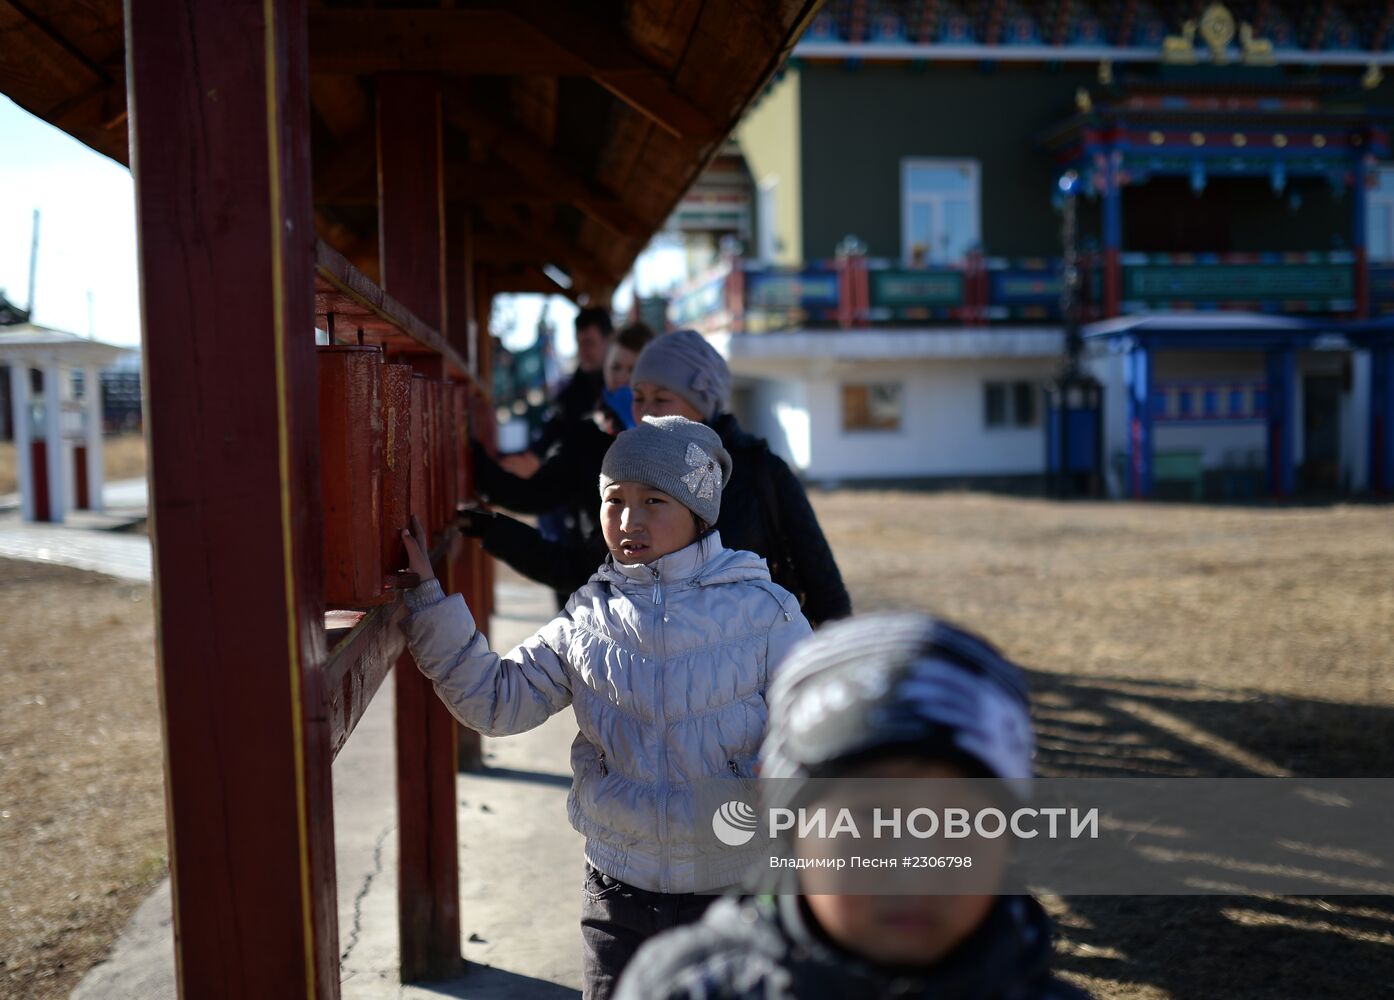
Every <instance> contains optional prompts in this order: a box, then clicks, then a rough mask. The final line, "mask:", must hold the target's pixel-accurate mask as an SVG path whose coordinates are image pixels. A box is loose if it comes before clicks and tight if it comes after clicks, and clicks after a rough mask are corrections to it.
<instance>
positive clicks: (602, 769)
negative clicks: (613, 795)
mask: <svg viewBox="0 0 1394 1000" xmlns="http://www.w3.org/2000/svg"><path fill="white" fill-rule="evenodd" d="M609 773H610V766H609V765H608V764H606V763H605V751H604V750H602V751H600V776H601V777H602V778H603V777H605V776H606V775H607V774H609Z"/></svg>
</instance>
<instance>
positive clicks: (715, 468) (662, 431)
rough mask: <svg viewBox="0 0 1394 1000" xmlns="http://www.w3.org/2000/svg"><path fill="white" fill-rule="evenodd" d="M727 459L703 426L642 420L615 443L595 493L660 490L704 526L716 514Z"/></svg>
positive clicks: (672, 419)
mask: <svg viewBox="0 0 1394 1000" xmlns="http://www.w3.org/2000/svg"><path fill="white" fill-rule="evenodd" d="M730 478H731V456H730V455H729V454H727V452H726V449H725V448H723V447H722V446H721V438H719V437H718V436H717V434H716V431H714V430H712V429H711V428H710V427H708V426H707V425H706V424H699V423H695V422H694V421H691V420H688V419H687V418H686V417H645V418H644V420H643V422H642V423H640V424H639V425H638V426H637V427H631V428H630V429H629V430H627V431H624V432H623V433H622V434H620V435H619V437H617V438H615V443H614V444H612V445H610V450H609V451H607V452H606V453H605V460H604V462H602V463H601V465H600V492H601V494H602V495H603V494H604V493H605V488H606V487H607V486H609V485H610V484H611V483H642V484H644V485H645V486H652V487H653V488H654V489H656V490H662V491H663V492H664V493H667V494H668V495H669V496H670V497H672V498H673V499H674V500H676V501H678V503H680V504H682V505H683V506H684V507H686V508H688V509H689V510H690V511H692V513H694V514H696V515H697V516H698V517H700V518H701V519H702V520H703V521H704V522H706V523H707V524H709V525H712V524H716V518H717V515H718V514H720V513H721V489H722V487H723V486H725V485H726V483H727V482H728V481H729V480H730Z"/></svg>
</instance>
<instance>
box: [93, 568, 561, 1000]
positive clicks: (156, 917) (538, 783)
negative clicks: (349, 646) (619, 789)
mask: <svg viewBox="0 0 1394 1000" xmlns="http://www.w3.org/2000/svg"><path fill="white" fill-rule="evenodd" d="M497 597H498V600H497V604H498V607H499V608H500V609H502V611H503V613H502V614H498V615H496V616H495V618H494V622H493V628H492V635H491V638H492V640H493V641H494V643H495V645H496V647H498V646H502V647H504V648H507V647H509V646H512V645H514V644H515V643H517V642H518V641H519V640H521V639H522V638H524V637H526V636H527V635H529V634H530V633H531V632H532V631H534V630H535V629H536V628H537V627H538V626H539V625H540V624H541V623H542V622H544V621H545V620H546V619H547V618H549V617H551V614H552V612H553V608H554V605H553V604H552V596H551V593H550V592H549V591H547V590H544V589H543V588H541V587H538V586H534V585H532V584H509V583H502V584H500V585H499V587H498V595H497ZM392 729H393V714H392V684H391V680H390V679H389V680H388V682H387V683H385V684H384V685H383V687H382V688H381V689H380V690H379V691H378V694H377V697H376V698H374V699H373V702H372V705H371V706H370V707H369V709H368V712H367V714H366V715H364V717H363V719H362V721H361V722H360V723H359V725H358V728H357V729H356V730H355V731H354V733H353V736H352V737H350V739H349V742H348V744H347V746H345V748H344V750H343V752H342V753H341V754H340V755H339V758H338V759H337V760H336V761H335V762H334V821H335V847H336V851H335V855H336V860H337V865H338V893H339V943H340V951H341V956H342V962H341V966H342V976H343V996H344V997H345V1000H379V998H388V997H393V998H397V997H405V998H423V1000H424V998H427V997H434V996H449V997H467V998H475V1000H495V998H499V1000H501V998H523V1000H527V998H538V1000H551V998H554V997H555V998H561V997H567V998H573V997H576V996H578V995H579V994H578V990H579V987H580V973H581V943H580V926H579V922H580V900H581V892H580V890H581V881H582V865H583V862H582V858H581V838H580V837H579V835H577V834H576V833H575V832H574V831H573V830H572V829H571V827H570V825H569V824H568V823H567V821H566V792H567V788H568V786H569V785H570V780H571V779H570V768H569V766H568V752H569V749H570V746H571V740H572V738H573V737H574V736H575V733H576V723H575V719H574V718H573V717H572V714H571V712H570V711H569V710H568V711H566V712H563V713H561V714H560V715H557V716H554V717H553V718H552V719H551V720H549V721H548V722H547V723H546V724H545V725H543V726H541V727H539V728H538V729H535V730H533V731H532V732H530V733H525V734H523V735H521V736H514V737H510V738H508V739H502V740H486V741H485V760H486V763H487V764H488V770H487V771H486V772H485V773H484V774H479V775H461V776H460V778H459V781H458V784H457V794H458V797H459V831H460V904H461V929H462V936H463V937H464V939H465V940H464V943H463V954H464V956H465V958H466V960H467V961H468V962H469V963H470V965H469V967H468V969H467V971H466V974H465V975H464V976H462V977H461V978H459V979H457V980H452V981H450V982H444V983H433V984H430V985H428V986H412V987H403V986H402V985H401V984H400V983H399V982H398V979H397V961H398V951H397V839H396V816H395V790H394V768H393V740H392V735H393V734H392ZM174 996H175V989H174V956H173V945H172V937H171V927H170V898H169V884H168V882H166V883H165V884H164V885H162V886H161V887H160V889H159V890H158V891H157V892H156V893H155V894H154V895H152V896H151V897H150V898H149V899H147V900H146V902H145V903H143V904H142V905H141V907H140V908H139V909H138V910H137V911H136V913H135V915H134V917H133V918H132V919H131V921H130V924H129V926H128V927H127V928H126V930H125V932H124V933H123V934H122V936H121V938H120V939H119V940H118V942H117V944H116V946H115V948H114V949H113V951H112V955H111V957H110V959H109V960H108V961H107V962H105V963H103V964H102V965H100V966H97V967H96V968H95V969H93V970H92V971H91V972H90V973H89V974H88V976H87V978H86V979H85V980H84V981H83V982H82V984H81V985H80V986H79V987H78V989H77V990H76V991H75V992H74V993H73V997H74V998H76V1000H124V998H131V1000H163V998H173V997H174Z"/></svg>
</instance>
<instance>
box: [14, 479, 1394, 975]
mask: <svg viewBox="0 0 1394 1000" xmlns="http://www.w3.org/2000/svg"><path fill="white" fill-rule="evenodd" d="M814 503H815V506H816V507H817V509H818V512H819V516H820V518H821V519H822V522H823V525H824V527H825V529H826V530H827V533H828V536H829V538H830V540H831V541H832V544H833V547H834V549H835V551H836V553H837V556H838V560H839V563H840V564H841V566H842V568H843V572H844V574H845V576H846V578H847V582H848V586H849V589H850V590H851V592H852V596H853V601H854V604H855V606H856V607H857V608H858V610H862V611H866V610H872V609H876V608H887V607H897V608H919V609H924V610H929V611H934V612H936V613H939V614H942V615H944V616H946V617H949V618H952V619H955V620H957V621H959V622H961V623H963V624H965V625H968V626H971V627H973V628H976V629H978V630H980V631H982V632H984V633H985V634H986V635H988V636H989V637H990V638H992V639H993V640H994V641H996V642H997V643H998V644H999V645H1001V646H1002V647H1003V648H1004V649H1005V650H1006V651H1007V652H1008V653H1010V654H1011V655H1012V656H1013V657H1015V658H1016V659H1018V660H1019V661H1020V662H1022V663H1023V664H1024V665H1026V666H1027V667H1028V668H1029V669H1030V671H1031V676H1032V682H1033V685H1034V688H1035V697H1036V703H1037V710H1036V722H1037V729H1038V734H1039V739H1040V756H1039V764H1040V770H1041V771H1042V773H1045V774H1067V775H1085V774H1117V773H1130V774H1136V773H1149V774H1158V775H1178V774H1197V775H1209V776H1227V777H1228V776H1248V775H1253V774H1286V773H1291V774H1297V775H1303V776H1388V775H1394V669H1391V668H1392V667H1394V663H1391V660H1392V659H1394V655H1392V654H1391V647H1390V641H1389V636H1390V634H1391V629H1394V585H1391V582H1390V577H1389V567H1390V566H1391V565H1394V530H1391V527H1394V511H1391V509H1390V508H1388V507H1360V506H1350V507H1325V508H1289V509H1275V508H1238V507H1233V508H1205V507H1189V506H1182V505H1136V504H1054V503H1048V502H1044V501H1035V500H1018V499H1005V498H997V497H986V496H976V495H963V494H959V495H949V494H946V495H937V496H934V495H923V494H901V493H859V492H837V493H830V494H822V495H815V497H814ZM150 630H151V611H150V602H149V596H148V591H147V590H146V588H144V587H140V586H132V585H130V584H123V583H117V582H113V581H110V580H107V579H105V578H102V577H97V576H92V575H88V574H84V573H79V572H75V571H70V570H64V569H61V568H55V567H51V566H33V565H29V564H25V563H11V562H3V561H0V857H3V858H4V859H5V860H4V863H3V864H0V913H3V914H4V919H3V920H0V996H4V997H21V996H23V997H59V996H66V995H67V994H68V992H69V991H70V990H71V988H72V987H73V985H75V983H76V982H77V981H78V979H79V978H80V976H81V974H82V972H83V971H85V969H86V968H88V967H90V965H92V964H94V963H95V962H97V961H99V960H100V959H101V958H102V957H103V955H104V954H105V952H106V950H107V948H108V947H109V945H110V942H111V941H112V940H113V938H114V937H115V935H116V933H117V932H118V931H119V930H120V928H121V927H122V926H123V924H124V922H125V920H126V919H127V917H128V915H129V913H130V912H131V911H132V910H133V909H134V907H135V906H136V905H137V903H138V902H139V901H140V900H141V899H142V898H143V896H144V895H145V893H146V892H147V891H148V889H149V887H150V886H151V885H152V884H153V883H154V882H155V881H156V880H158V878H159V877H160V876H161V874H162V873H163V871H164V867H165V858H164V829H163V803H162V797H161V796H162V790H161V779H162V775H161V763H160V736H159V723H158V707H157V701H156V687H155V676H154V667H153V659H152V654H151V631H150ZM97 650H100V653H99V654H94V651H97ZM1046 902H1047V904H1048V906H1049V908H1050V909H1051V911H1052V913H1053V914H1054V915H1055V917H1056V920H1057V924H1058V926H1059V930H1060V939H1059V942H1058V950H1059V953H1060V966H1061V968H1062V969H1063V970H1064V972H1065V973H1066V974H1067V976H1068V977H1069V978H1070V979H1072V980H1073V981H1075V982H1077V983H1079V984H1080V985H1082V986H1085V987H1086V988H1087V989H1089V990H1090V991H1091V992H1092V993H1093V994H1094V995H1095V996H1098V997H1104V998H1111V1000H1124V998H1127V1000H1155V998H1164V997H1175V998H1190V997H1201V996H1205V997H1211V996H1214V997H1225V998H1243V997H1254V998H1259V997H1263V998H1272V997H1304V998H1305V997H1316V996H1323V997H1324V996H1369V995H1373V994H1374V993H1377V992H1378V991H1379V989H1380V987H1378V985H1377V984H1378V983H1381V982H1382V983H1385V984H1388V983H1390V982H1394V902H1391V900H1389V899H1380V898H1360V897H1342V898H1337V897H1333V898H1330V899H1325V900H1319V899H1299V898H1293V897H1271V898H1257V897H1253V896H1244V897H1236V896H1215V897H1190V898H1163V897H1146V898H1109V897H1071V898H1066V899H1049V900H1047V901H1046Z"/></svg>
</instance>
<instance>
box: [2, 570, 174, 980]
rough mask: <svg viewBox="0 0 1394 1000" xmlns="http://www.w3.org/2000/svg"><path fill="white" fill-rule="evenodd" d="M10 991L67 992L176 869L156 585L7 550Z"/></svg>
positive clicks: (6, 947) (6, 972)
mask: <svg viewBox="0 0 1394 1000" xmlns="http://www.w3.org/2000/svg"><path fill="white" fill-rule="evenodd" d="M0 623H3V624H0V858H3V859H4V862H3V864H0V914H3V919H0V996H4V997H26V998H29V997H36V998H38V997H66V996H67V995H68V994H69V993H70V992H71V991H72V989H73V987H74V986H76V985H77V983H78V982H79V981H80V979H81V977H82V975H83V973H84V972H86V971H87V969H88V968H90V967H91V966H92V965H94V964H96V963H97V962H99V961H101V960H102V958H103V957H105V955H106V953H107V950H108V949H109V948H110V946H111V942H112V941H113V940H114V939H115V937H116V935H117V933H118V932H119V931H120V929H121V927H122V926H123V925H124V924H125V922H126V920H127V918H128V917H129V916H130V914H131V912H132V911H133V910H134V909H135V907H136V905H137V904H139V903H140V901H141V900H142V899H143V898H144V897H145V895H146V893H147V892H148V891H149V889H150V888H151V887H152V886H153V885H154V884H155V883H156V882H157V881H158V880H159V878H160V877H162V876H163V874H164V871H165V830H164V802H163V776H162V771H161V763H160V757H161V751H160V726H159V708H158V702H157V693H156V681H155V669H154V654H153V644H152V632H151V628H152V622H151V609H150V599H149V589H148V588H147V587H145V586H142V585H133V584H128V583H120V582H117V581H114V580H111V579H109V578H106V577H103V576H98V575H96V574H90V573H82V572H79V571H76V570H69V569H64V568H61V567H55V566H41V565H37V564H31V563H24V562H10V561H6V560H0Z"/></svg>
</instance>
